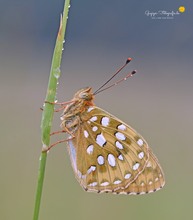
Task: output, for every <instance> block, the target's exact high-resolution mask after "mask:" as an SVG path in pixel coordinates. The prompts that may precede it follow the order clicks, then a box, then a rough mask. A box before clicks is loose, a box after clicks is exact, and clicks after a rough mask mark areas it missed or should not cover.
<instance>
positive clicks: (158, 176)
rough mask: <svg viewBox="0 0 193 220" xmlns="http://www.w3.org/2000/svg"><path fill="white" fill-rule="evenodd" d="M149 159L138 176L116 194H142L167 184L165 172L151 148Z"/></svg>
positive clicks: (154, 190)
mask: <svg viewBox="0 0 193 220" xmlns="http://www.w3.org/2000/svg"><path fill="white" fill-rule="evenodd" d="M149 155H150V157H149V160H148V163H147V165H146V167H145V169H144V170H143V172H142V173H141V174H140V175H139V176H138V178H137V179H136V180H135V181H134V182H132V183H131V184H130V185H129V186H128V187H127V188H126V189H124V190H117V191H116V194H133V195H142V194H146V193H151V192H156V191H158V190H160V189H161V188H163V186H164V185H165V179H164V174H163V171H162V168H161V166H160V165H159V162H158V160H157V158H156V156H155V155H154V154H153V153H152V151H151V150H150V149H149Z"/></svg>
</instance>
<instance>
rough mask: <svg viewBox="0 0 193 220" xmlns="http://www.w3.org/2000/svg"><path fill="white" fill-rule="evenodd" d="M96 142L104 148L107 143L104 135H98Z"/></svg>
mask: <svg viewBox="0 0 193 220" xmlns="http://www.w3.org/2000/svg"><path fill="white" fill-rule="evenodd" d="M96 142H97V144H98V145H99V146H101V147H103V146H104V144H105V143H106V139H105V138H104V136H103V134H98V135H97V137H96Z"/></svg>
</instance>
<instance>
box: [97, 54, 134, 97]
mask: <svg viewBox="0 0 193 220" xmlns="http://www.w3.org/2000/svg"><path fill="white" fill-rule="evenodd" d="M131 60H132V59H131V58H130V57H129V58H127V60H126V62H125V64H124V65H123V66H122V67H120V68H119V69H118V70H117V71H116V72H115V74H114V75H113V76H112V77H111V78H110V79H109V80H107V81H106V82H105V83H104V84H103V85H102V86H101V87H100V88H98V89H97V90H96V91H95V92H94V95H96V94H98V93H99V92H101V91H104V90H106V89H107V88H106V89H102V88H103V87H104V86H105V85H106V84H107V83H108V82H110V81H111V80H112V79H113V78H114V77H115V76H116V75H117V74H118V73H119V72H121V70H122V69H124V68H125V67H126V66H127V64H128V63H129V62H130V61H131ZM127 78H128V77H127ZM123 80H124V79H123ZM110 87H112V85H111V86H110ZM101 89H102V90H101Z"/></svg>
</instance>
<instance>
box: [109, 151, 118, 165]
mask: <svg viewBox="0 0 193 220" xmlns="http://www.w3.org/2000/svg"><path fill="white" fill-rule="evenodd" d="M108 162H109V165H110V166H112V167H114V166H115V164H116V162H115V157H114V156H113V155H112V154H109V155H108Z"/></svg>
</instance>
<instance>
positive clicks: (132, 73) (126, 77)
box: [94, 70, 137, 95]
mask: <svg viewBox="0 0 193 220" xmlns="http://www.w3.org/2000/svg"><path fill="white" fill-rule="evenodd" d="M136 72H137V71H136V70H133V71H132V72H130V73H128V74H127V75H126V76H125V77H124V78H123V79H121V80H119V81H117V82H115V83H113V84H112V85H110V86H108V87H106V88H104V89H101V90H99V91H98V92H95V93H94V95H96V94H99V93H100V92H103V91H105V90H107V89H109V88H111V87H113V86H116V85H118V84H119V83H121V82H122V81H125V80H127V79H128V78H129V77H131V76H133V75H134V74H135V73H136Z"/></svg>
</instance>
